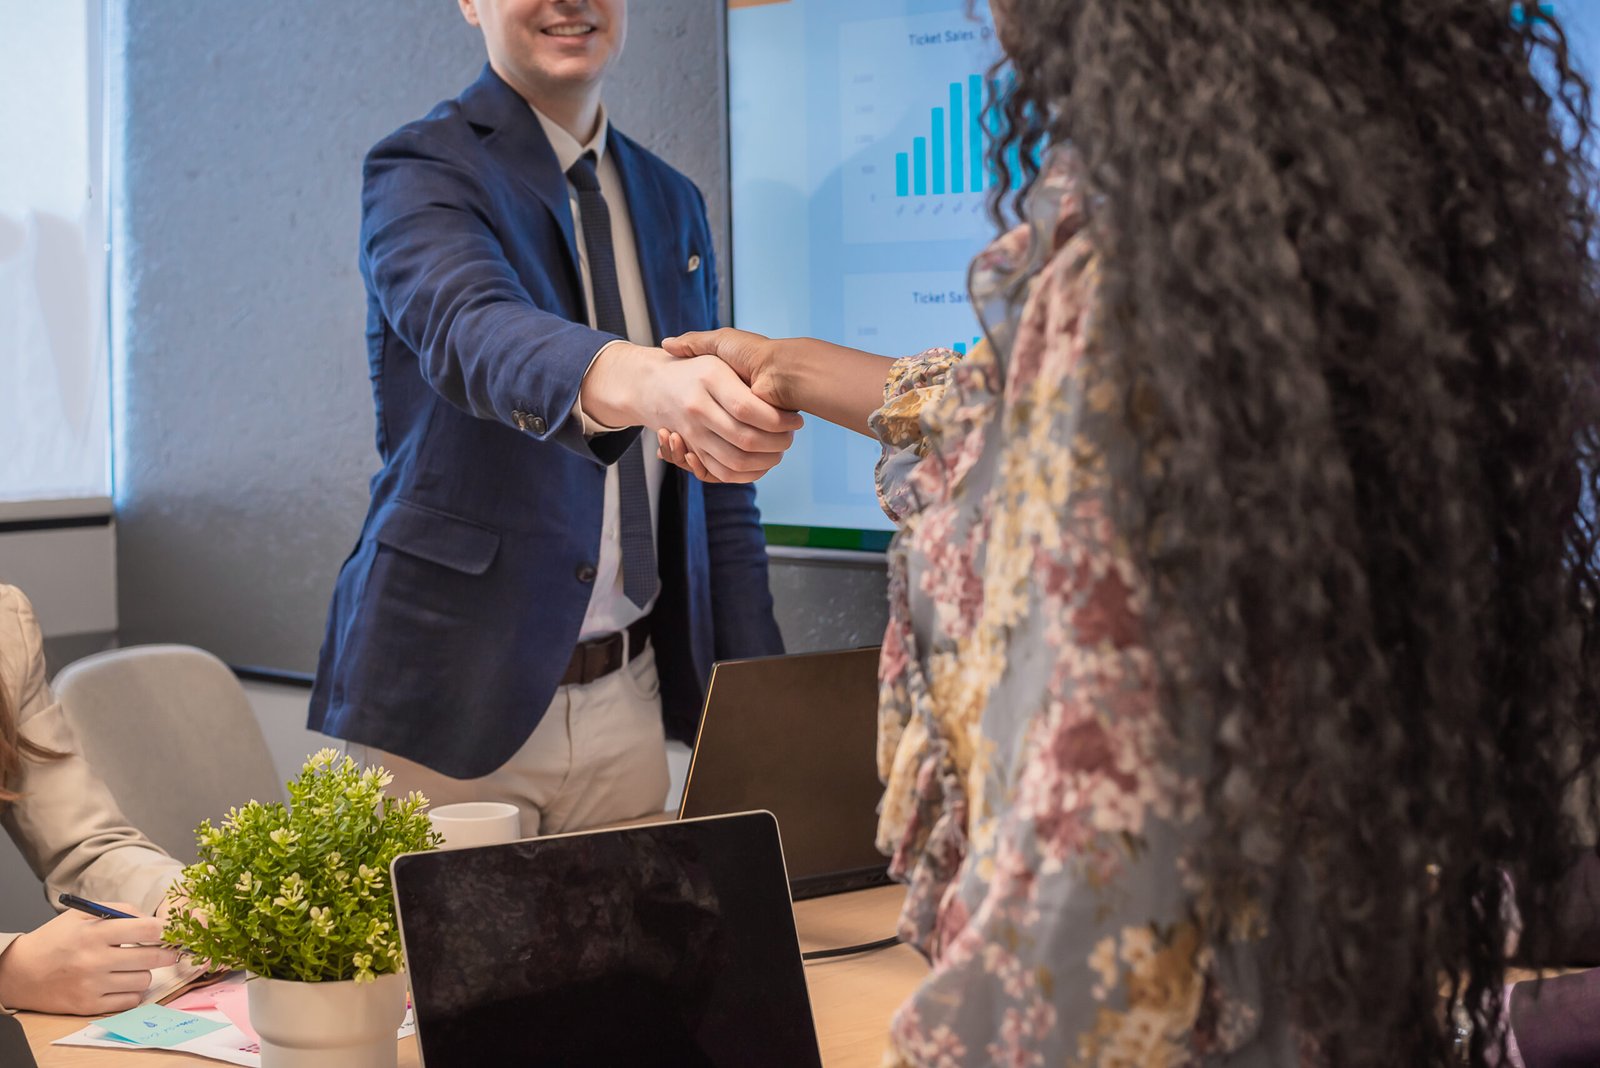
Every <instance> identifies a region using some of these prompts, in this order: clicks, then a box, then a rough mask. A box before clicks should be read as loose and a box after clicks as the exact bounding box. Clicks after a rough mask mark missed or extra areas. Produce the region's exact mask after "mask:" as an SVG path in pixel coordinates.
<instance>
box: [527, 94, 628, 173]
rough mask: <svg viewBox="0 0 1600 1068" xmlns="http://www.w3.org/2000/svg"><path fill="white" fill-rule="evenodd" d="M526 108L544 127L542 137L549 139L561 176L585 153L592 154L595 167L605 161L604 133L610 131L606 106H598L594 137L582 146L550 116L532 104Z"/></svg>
mask: <svg viewBox="0 0 1600 1068" xmlns="http://www.w3.org/2000/svg"><path fill="white" fill-rule="evenodd" d="M528 106H529V107H530V108H533V114H534V117H535V118H537V119H538V120H539V125H540V126H542V127H544V135H545V136H546V137H548V138H549V139H550V147H551V148H553V149H555V152H556V160H557V162H559V163H560V164H561V173H562V174H565V173H566V172H567V171H570V170H571V169H572V165H573V164H574V163H576V162H578V160H579V159H581V158H582V157H583V155H584V154H585V153H588V152H593V153H594V161H595V164H596V165H598V164H599V163H600V161H601V160H603V159H605V157H606V133H607V131H608V130H609V129H610V126H611V120H610V119H609V118H607V116H606V106H605V105H604V104H601V105H600V119H599V121H598V122H596V123H595V127H594V136H593V137H590V138H589V140H588V141H587V142H585V143H584V144H579V143H578V139H577V138H576V137H573V136H572V135H571V134H569V133H568V132H567V131H566V130H564V129H562V128H561V126H560V125H559V124H558V123H557V122H556V121H555V120H554V119H552V118H551V117H550V116H548V115H546V114H545V113H544V112H542V111H540V110H539V109H538V108H535V107H533V105H532V104H529V105H528Z"/></svg>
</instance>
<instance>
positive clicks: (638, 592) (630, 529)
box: [567, 152, 661, 608]
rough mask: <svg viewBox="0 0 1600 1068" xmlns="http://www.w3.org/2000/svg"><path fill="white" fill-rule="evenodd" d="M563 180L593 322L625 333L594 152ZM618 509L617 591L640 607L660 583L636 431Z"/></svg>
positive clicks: (620, 473)
mask: <svg viewBox="0 0 1600 1068" xmlns="http://www.w3.org/2000/svg"><path fill="white" fill-rule="evenodd" d="M567 180H568V181H570V182H571V183H572V187H573V188H574V189H576V190H577V191H578V214H579V216H581V217H582V219H583V247H584V250H585V251H586V252H587V253H588V255H589V284H590V285H591V286H592V287H593V289H594V322H595V326H596V327H597V328H599V329H601V330H604V331H605V332H606V333H608V334H616V335H617V336H618V337H621V338H626V337H627V336H628V322H627V318H626V317H625V316H624V315H623V313H622V288H621V287H620V286H619V285H618V284H617V255H616V249H615V248H614V247H613V246H612V244H611V209H609V208H607V207H606V198H605V196H604V195H603V194H602V193H601V192H600V179H599V177H598V176H597V175H596V174H595V169H594V153H592V152H590V153H588V154H586V155H585V156H583V158H581V159H579V160H578V162H576V163H574V164H573V165H572V169H571V170H569V171H568V172H567ZM617 489H618V491H619V505H620V507H619V508H618V512H619V513H620V515H619V517H618V518H619V519H620V521H621V526H622V530H621V536H622V592H623V594H624V595H625V596H626V597H627V598H628V600H630V601H632V602H633V603H634V604H636V605H638V606H639V607H640V608H643V607H644V606H645V605H647V604H649V603H650V598H652V597H654V596H655V594H656V587H657V586H659V585H660V584H661V580H660V577H659V575H658V573H657V571H656V545H655V538H654V535H653V533H652V531H653V529H654V526H655V524H654V523H652V522H651V520H650V491H649V489H648V487H646V486H645V481H644V444H643V441H642V435H641V438H640V439H636V440H635V441H634V443H633V444H632V445H631V446H629V447H628V451H627V452H625V453H623V454H622V458H621V459H620V460H618V461H617Z"/></svg>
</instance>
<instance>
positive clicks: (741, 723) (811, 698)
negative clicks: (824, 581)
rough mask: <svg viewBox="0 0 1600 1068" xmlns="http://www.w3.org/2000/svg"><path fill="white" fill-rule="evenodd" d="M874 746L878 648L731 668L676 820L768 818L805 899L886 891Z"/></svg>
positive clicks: (705, 724)
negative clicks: (779, 832) (760, 813)
mask: <svg viewBox="0 0 1600 1068" xmlns="http://www.w3.org/2000/svg"><path fill="white" fill-rule="evenodd" d="M877 736H878V649H877V647H876V646H874V647H872V648H868V649H849V650H846V651H844V652H833V653H806V654H800V655H795V656H769V657H758V658H755V659H751V660H726V661H723V662H721V663H719V664H717V665H716V666H715V667H713V668H712V670H711V685H710V687H709V688H708V689H707V691H706V707H705V715H704V716H702V717H701V720H700V734H699V737H698V738H696V739H695V745H694V757H693V759H692V761H691V762H690V764H689V777H688V781H687V782H686V783H685V784H684V788H683V801H682V802H681V804H680V805H679V806H678V816H679V818H680V819H690V818H693V817H696V816H710V815H716V814H718V813H723V812H747V811H749V810H751V809H765V810H766V811H768V812H771V813H772V814H773V815H774V816H776V817H777V818H778V826H779V827H781V828H782V829H783V849H784V859H785V860H786V861H787V862H788V866H789V880H790V888H791V891H792V893H793V895H794V897H795V898H796V899H799V898H807V897H820V896H821V895H823V894H835V893H841V892H843V891H846V890H859V889H861V888H862V887H866V886H876V885H879V884H881V883H886V882H888V881H889V876H888V862H887V860H886V859H885V858H884V856H883V854H882V853H880V852H879V851H878V848H877V846H876V845H874V839H875V837H876V835H877V830H878V802H879V800H880V799H881V798H882V797H883V785H882V784H881V783H880V782H879V781H878V767H877V745H878V738H877Z"/></svg>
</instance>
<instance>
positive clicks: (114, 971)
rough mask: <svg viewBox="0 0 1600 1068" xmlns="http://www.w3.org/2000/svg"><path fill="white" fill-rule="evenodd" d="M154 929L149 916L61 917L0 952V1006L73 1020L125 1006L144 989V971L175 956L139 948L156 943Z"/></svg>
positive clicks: (154, 921)
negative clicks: (68, 1016)
mask: <svg viewBox="0 0 1600 1068" xmlns="http://www.w3.org/2000/svg"><path fill="white" fill-rule="evenodd" d="M114 907H115V908H120V909H122V910H124V911H129V912H131V911H133V910H134V906H132V905H123V904H118V905H115V906H114ZM161 928H162V923H161V921H160V920H158V919H154V918H145V917H141V918H139V919H134V920H98V919H95V918H94V917H93V916H86V915H84V914H83V913H81V912H63V913H62V914H61V915H59V916H57V917H56V918H55V919H53V920H51V921H50V922H49V923H46V924H44V925H43V926H41V927H38V928H36V929H34V930H32V931H29V932H28V933H27V934H25V935H21V936H19V937H18V938H17V939H16V940H15V941H13V942H12V943H11V945H10V946H8V947H7V948H6V951H5V952H4V953H3V954H0V1004H4V1005H5V1007H6V1008H8V1009H33V1010H35V1011H37V1012H61V1013H72V1014H75V1015H80V1016H97V1015H100V1014H103V1013H108V1012H122V1011H123V1010H125V1009H131V1008H133V1007H134V1006H135V1005H138V1004H139V1001H140V999H142V998H143V997H144V992H145V991H146V990H147V989H149V987H150V972H151V970H152V969H155V968H164V967H166V966H167V965H169V964H173V963H175V962H176V961H177V959H178V955H177V953H176V952H174V951H173V950H171V949H168V948H166V947H163V946H157V945H143V944H141V943H154V942H159V941H161Z"/></svg>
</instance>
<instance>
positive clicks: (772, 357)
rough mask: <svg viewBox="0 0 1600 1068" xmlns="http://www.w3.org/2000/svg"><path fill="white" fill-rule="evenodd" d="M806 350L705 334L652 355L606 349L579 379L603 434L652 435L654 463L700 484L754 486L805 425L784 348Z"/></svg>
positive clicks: (739, 335)
mask: <svg viewBox="0 0 1600 1068" xmlns="http://www.w3.org/2000/svg"><path fill="white" fill-rule="evenodd" d="M804 344H805V339H796V341H795V342H784V341H774V340H773V339H771V338H767V337H763V336H762V335H760V334H752V333H750V332H748V331H744V330H710V331H703V332H697V333H689V334H683V335H681V336H679V337H674V338H668V339H667V340H666V341H664V342H663V343H662V347H661V348H658V349H657V348H648V347H646V346H643V345H632V344H626V343H622V344H614V345H610V346H608V347H607V348H606V349H605V350H604V351H602V352H601V354H600V356H599V358H598V359H596V360H595V362H594V365H593V366H592V367H591V368H590V369H589V373H588V375H587V376H585V378H584V380H583V387H582V390H583V391H582V403H583V408H584V411H585V412H586V413H587V414H588V415H590V416H591V417H592V418H594V419H598V420H599V421H600V422H602V423H605V424H607V425H609V426H645V427H654V428H656V433H657V445H658V455H659V456H660V457H661V458H662V459H663V460H666V461H667V462H669V463H673V464H676V465H677V466H679V467H682V468H684V469H685V470H687V471H689V472H691V473H692V474H694V475H695V476H696V477H698V478H700V479H701V480H702V481H705V482H754V481H755V480H756V479H758V478H760V477H761V476H762V475H764V474H766V473H767V472H768V471H770V470H772V468H774V467H776V466H777V465H778V461H779V460H781V459H783V454H784V452H785V451H787V450H788V448H789V446H790V445H792V444H794V433H795V431H796V430H799V429H800V428H801V427H802V426H803V425H804V423H805V420H803V419H802V418H801V417H800V416H799V414H797V412H796V411H795V409H797V408H799V407H800V403H799V400H798V398H795V397H791V396H789V395H788V392H787V386H788V383H787V382H786V376H785V374H784V373H783V369H782V368H781V367H780V362H781V361H780V356H781V355H782V350H783V347H784V346H786V345H797V346H803V345H804ZM816 344H819V345H820V343H816ZM830 347H831V346H830Z"/></svg>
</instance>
